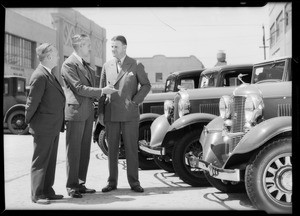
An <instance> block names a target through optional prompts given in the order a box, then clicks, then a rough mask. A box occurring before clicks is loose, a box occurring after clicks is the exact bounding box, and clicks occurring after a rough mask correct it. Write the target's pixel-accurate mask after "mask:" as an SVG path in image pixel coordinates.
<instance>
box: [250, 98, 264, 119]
mask: <svg viewBox="0 0 300 216" xmlns="http://www.w3.org/2000/svg"><path fill="white" fill-rule="evenodd" d="M263 109H264V103H263V100H262V97H260V96H258V95H256V94H250V95H248V96H247V98H246V101H245V120H246V123H251V124H252V123H255V121H256V120H257V118H258V117H259V116H262V111H263Z"/></svg>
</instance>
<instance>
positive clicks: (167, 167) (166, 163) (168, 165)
mask: <svg viewBox="0 0 300 216" xmlns="http://www.w3.org/2000/svg"><path fill="white" fill-rule="evenodd" d="M153 158H154V161H155V163H156V164H157V165H158V166H159V167H160V168H161V169H163V170H166V171H167V172H169V173H174V172H175V171H174V167H173V164H172V161H165V160H164V159H163V158H161V156H157V155H154V156H153Z"/></svg>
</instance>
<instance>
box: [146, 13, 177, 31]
mask: <svg viewBox="0 0 300 216" xmlns="http://www.w3.org/2000/svg"><path fill="white" fill-rule="evenodd" d="M150 11H151V13H152V14H153V15H154V16H155V17H156V18H157V19H158V20H159V21H160V22H161V23H163V24H164V25H166V26H168V27H169V28H171V29H173V30H174V31H176V29H174V28H173V27H172V26H170V25H169V24H168V23H166V22H164V21H162V20H161V19H160V18H159V17H158V16H156V14H155V13H153V11H152V10H150Z"/></svg>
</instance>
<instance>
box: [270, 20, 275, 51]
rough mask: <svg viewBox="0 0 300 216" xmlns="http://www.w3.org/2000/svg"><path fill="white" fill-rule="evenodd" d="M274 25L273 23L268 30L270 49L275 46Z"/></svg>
mask: <svg viewBox="0 0 300 216" xmlns="http://www.w3.org/2000/svg"><path fill="white" fill-rule="evenodd" d="M275 33H276V31H275V24H274V23H273V25H272V26H271V28H270V35H271V36H270V47H272V46H273V45H274V44H275Z"/></svg>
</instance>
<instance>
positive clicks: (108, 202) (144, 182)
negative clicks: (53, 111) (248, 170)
mask: <svg viewBox="0 0 300 216" xmlns="http://www.w3.org/2000/svg"><path fill="white" fill-rule="evenodd" d="M32 150H33V144H32V136H31V135H11V134H5V135H4V168H5V170H4V171H5V172H4V173H5V194H4V195H5V210H147V211H148V210H149V211H153V210H158V211H161V210H163V211H164V210H189V211H191V210H197V211H198V210H200V211H203V210H204V211H211V210H214V211H245V212H253V213H255V212H257V211H255V209H254V208H253V206H252V204H251V202H250V200H249V199H248V197H247V194H240V193H239V194H226V193H222V192H220V191H218V190H217V189H215V188H214V187H197V188H196V187H191V186H190V185H188V184H186V183H184V182H183V181H182V180H181V179H180V178H178V176H176V175H175V174H174V173H168V172H166V171H165V170H162V169H157V170H140V171H139V178H140V182H141V186H142V187H143V188H144V189H145V192H144V193H136V192H134V191H132V190H130V187H129V184H128V182H127V176H126V160H124V159H122V160H119V167H118V168H119V182H118V189H117V190H114V191H111V192H108V193H103V192H102V191H101V189H102V188H103V187H104V186H106V184H107V178H108V160H107V156H106V155H104V154H103V153H102V151H101V150H100V148H99V147H98V145H97V144H96V143H92V148H91V155H90V164H89V170H88V176H87V182H86V186H87V187H88V188H93V189H95V190H96V193H94V194H84V195H83V198H80V199H78V198H77V199H76V198H70V197H69V196H68V195H67V191H66V188H65V184H66V160H65V134H64V133H62V134H61V136H60V143H59V149H58V157H57V166H56V176H55V184H54V190H55V192H56V193H57V194H62V195H64V198H63V199H61V200H53V201H51V204H49V205H39V204H35V203H32V202H31V199H30V165H31V157H32Z"/></svg>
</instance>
